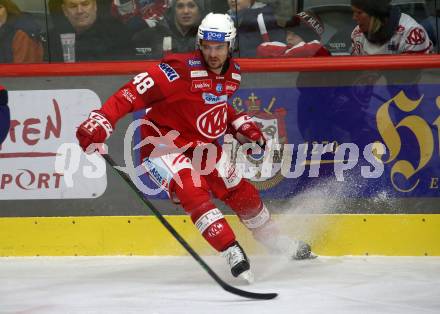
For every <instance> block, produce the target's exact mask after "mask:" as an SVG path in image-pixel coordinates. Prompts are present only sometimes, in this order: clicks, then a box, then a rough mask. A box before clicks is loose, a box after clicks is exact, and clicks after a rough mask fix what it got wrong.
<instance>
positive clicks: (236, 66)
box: [234, 62, 240, 71]
mask: <svg viewBox="0 0 440 314" xmlns="http://www.w3.org/2000/svg"><path fill="white" fill-rule="evenodd" d="M234 67H235V69H236V70H237V71H240V65H239V64H238V63H235V62H234Z"/></svg>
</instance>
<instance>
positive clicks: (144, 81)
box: [133, 72, 154, 95]
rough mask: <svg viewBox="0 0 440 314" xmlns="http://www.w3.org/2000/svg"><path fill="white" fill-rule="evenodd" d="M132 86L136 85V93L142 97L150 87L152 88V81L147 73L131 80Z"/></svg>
mask: <svg viewBox="0 0 440 314" xmlns="http://www.w3.org/2000/svg"><path fill="white" fill-rule="evenodd" d="M133 84H134V85H136V90H137V92H138V93H139V94H140V95H142V94H143V93H145V92H146V91H147V90H148V89H149V88H150V87H152V86H154V81H153V79H152V78H151V77H150V76H149V74H148V72H143V73H139V74H138V75H136V76H135V77H134V79H133Z"/></svg>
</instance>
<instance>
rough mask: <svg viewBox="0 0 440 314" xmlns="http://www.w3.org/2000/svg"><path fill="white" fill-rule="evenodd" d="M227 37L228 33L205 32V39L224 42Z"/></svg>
mask: <svg viewBox="0 0 440 314" xmlns="http://www.w3.org/2000/svg"><path fill="white" fill-rule="evenodd" d="M225 37H226V33H223V32H215V31H206V32H204V33H203V39H204V40H210V41H221V42H224V41H225Z"/></svg>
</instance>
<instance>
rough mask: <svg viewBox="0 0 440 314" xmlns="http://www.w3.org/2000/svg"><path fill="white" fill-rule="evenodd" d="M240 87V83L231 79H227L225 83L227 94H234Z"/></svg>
mask: <svg viewBox="0 0 440 314" xmlns="http://www.w3.org/2000/svg"><path fill="white" fill-rule="evenodd" d="M237 89H238V84H237V83H235V82H231V81H226V83H225V92H226V93H227V94H233V93H235V91H236V90H237Z"/></svg>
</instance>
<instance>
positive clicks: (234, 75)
mask: <svg viewBox="0 0 440 314" xmlns="http://www.w3.org/2000/svg"><path fill="white" fill-rule="evenodd" d="M232 78H233V79H234V80H236V81H239V82H241V75H240V74H238V73H232Z"/></svg>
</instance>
